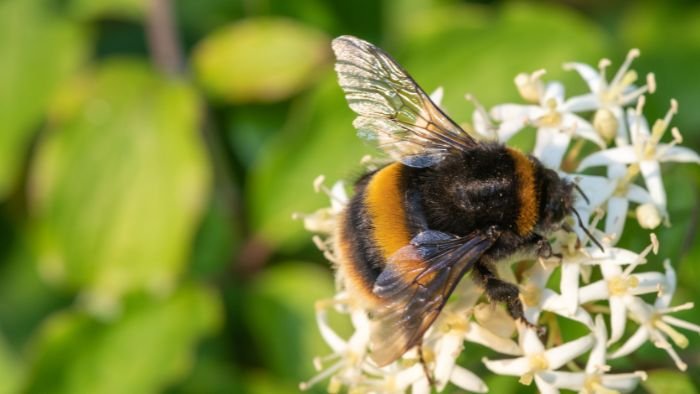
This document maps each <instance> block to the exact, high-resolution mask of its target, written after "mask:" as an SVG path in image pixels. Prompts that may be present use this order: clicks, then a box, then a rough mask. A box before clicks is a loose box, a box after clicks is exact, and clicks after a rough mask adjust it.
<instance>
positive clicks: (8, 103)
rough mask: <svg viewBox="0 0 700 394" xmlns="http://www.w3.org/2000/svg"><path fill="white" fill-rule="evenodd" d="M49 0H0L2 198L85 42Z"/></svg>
mask: <svg viewBox="0 0 700 394" xmlns="http://www.w3.org/2000/svg"><path fill="white" fill-rule="evenodd" d="M46 3H47V2H45V1H40V0H6V1H2V2H0V87H1V88H0V119H2V122H0V199H3V198H4V197H5V196H6V195H7V193H8V192H9V191H10V189H11V188H12V187H13V185H14V183H15V182H16V181H17V176H18V175H19V171H20V167H21V165H22V162H23V160H24V157H25V155H26V154H27V150H28V144H29V143H30V141H31V138H32V136H33V135H34V132H35V130H36V128H37V127H38V126H39V125H40V124H41V119H42V116H43V112H44V111H45V109H46V106H47V104H48V102H49V100H50V98H51V96H52V94H53V93H54V91H55V89H56V87H57V85H58V84H59V83H60V81H61V80H63V79H64V78H65V77H66V76H67V75H68V74H70V73H71V72H72V71H73V70H74V69H75V68H76V66H77V65H78V64H79V61H80V59H81V58H82V57H83V54H84V52H85V49H86V46H85V44H86V43H87V42H86V40H85V38H86V37H84V32H83V31H82V30H81V29H79V28H78V27H77V26H75V25H73V24H71V23H69V22H68V21H66V20H62V19H60V18H58V17H57V16H55V14H51V13H50V12H49V10H48V9H47V7H46V6H47V4H46Z"/></svg>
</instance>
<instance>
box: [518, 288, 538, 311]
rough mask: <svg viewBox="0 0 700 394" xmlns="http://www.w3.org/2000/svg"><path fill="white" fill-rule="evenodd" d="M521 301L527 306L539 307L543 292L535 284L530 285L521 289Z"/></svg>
mask: <svg viewBox="0 0 700 394" xmlns="http://www.w3.org/2000/svg"><path fill="white" fill-rule="evenodd" d="M520 299H521V300H522V302H523V304H525V305H526V306H537V305H539V304H540V300H541V299H542V290H540V288H539V287H537V285H535V284H534V283H528V284H527V285H525V286H524V287H523V288H522V289H520Z"/></svg>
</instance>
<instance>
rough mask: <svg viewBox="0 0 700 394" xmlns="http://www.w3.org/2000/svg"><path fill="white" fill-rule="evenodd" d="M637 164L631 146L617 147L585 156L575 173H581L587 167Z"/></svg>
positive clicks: (635, 155)
mask: <svg viewBox="0 0 700 394" xmlns="http://www.w3.org/2000/svg"><path fill="white" fill-rule="evenodd" d="M635 162H637V152H635V150H634V148H633V147H632V146H618V147H617V148H610V149H606V150H601V151H598V152H595V153H593V154H590V155H588V156H586V158H585V159H583V160H582V161H581V164H579V166H578V169H577V170H576V171H583V170H585V169H586V168H589V167H598V166H605V165H611V164H616V163H618V164H630V163H635Z"/></svg>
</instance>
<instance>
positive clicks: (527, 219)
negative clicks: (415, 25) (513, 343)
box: [332, 36, 575, 366]
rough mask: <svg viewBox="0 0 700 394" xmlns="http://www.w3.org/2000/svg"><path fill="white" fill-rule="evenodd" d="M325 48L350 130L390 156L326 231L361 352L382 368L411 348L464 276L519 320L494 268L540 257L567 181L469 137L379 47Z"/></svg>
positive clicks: (569, 198)
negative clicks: (366, 349) (360, 324)
mask: <svg viewBox="0 0 700 394" xmlns="http://www.w3.org/2000/svg"><path fill="white" fill-rule="evenodd" d="M332 47H333V51H334V52H335V55H336V58H337V62H336V65H335V70H336V72H337V74H338V80H339V83H340V86H341V88H342V89H343V91H344V92H345V97H346V98H347V101H348V104H349V106H350V108H351V109H352V110H353V111H354V112H356V113H357V114H358V116H357V118H356V119H355V121H354V122H353V125H354V126H355V128H356V129H357V130H358V134H359V135H360V136H361V137H362V138H364V139H368V140H371V141H374V142H375V143H377V145H378V146H379V147H380V148H381V149H382V150H384V151H385V152H386V153H388V154H389V156H391V157H392V158H393V159H394V160H395V161H394V162H393V163H391V164H389V165H386V166H385V167H383V168H380V169H378V170H376V171H373V172H370V173H368V174H365V175H364V176H363V177H361V178H360V179H359V180H358V181H357V183H356V184H355V194H354V196H353V197H352V199H351V201H350V202H349V204H348V206H347V207H346V208H345V211H344V212H343V214H342V218H341V221H340V225H339V226H338V229H337V233H336V236H335V240H336V247H335V250H336V253H337V257H338V263H337V269H338V271H339V274H340V276H341V277H342V278H343V281H344V286H345V287H346V289H347V291H348V292H350V293H351V294H352V295H353V296H355V297H356V298H359V299H360V300H361V301H362V302H363V304H364V306H365V307H366V308H367V309H368V310H369V311H370V314H371V319H372V332H371V349H372V350H371V354H370V357H371V358H372V359H373V361H375V362H376V364H377V365H379V366H384V365H387V364H389V363H391V362H393V361H395V360H396V359H398V358H399V357H401V356H402V355H403V354H404V353H405V352H406V351H407V350H409V349H411V348H412V347H414V346H416V345H420V343H421V340H422V337H423V335H424V333H425V332H426V330H427V329H428V328H429V327H430V325H431V324H432V323H433V322H434V321H435V319H436V318H437V316H438V315H439V313H440V311H441V309H442V308H443V307H444V305H445V303H446V302H447V299H448V298H449V296H450V294H451V293H452V292H453V291H454V289H455V287H456V286H457V284H458V282H459V281H460V279H461V278H462V277H463V276H464V275H465V274H468V273H471V275H472V276H473V278H474V279H475V281H476V282H477V284H478V285H480V286H482V287H483V289H484V291H485V294H486V296H487V297H488V298H489V300H491V301H492V302H501V303H505V305H506V307H507V310H508V312H509V314H510V315H511V316H512V317H513V318H515V319H518V320H522V321H525V318H524V314H523V306H522V304H521V302H520V298H519V291H518V287H517V286H516V285H514V284H512V283H508V282H506V281H504V280H501V279H499V278H498V276H497V275H496V270H495V264H496V263H498V262H501V261H503V260H505V259H508V258H510V257H513V256H514V255H516V254H517V255H519V256H520V255H525V256H530V257H532V258H535V257H537V256H545V257H549V256H550V255H551V254H552V250H551V247H550V244H549V242H548V240H547V236H548V235H549V234H551V233H552V232H553V231H555V230H557V229H559V228H562V226H564V219H565V218H566V217H567V216H569V215H570V214H571V213H572V212H575V211H574V209H573V203H574V196H573V190H574V188H575V185H574V184H573V183H571V182H569V181H567V180H565V179H562V178H560V177H559V176H558V175H557V173H556V172H554V171H553V170H551V169H548V168H545V167H544V166H543V165H542V164H541V163H540V162H539V161H538V160H537V159H536V158H535V157H533V156H530V155H525V154H523V153H521V152H519V151H518V150H516V149H513V148H509V147H507V146H505V145H503V144H498V143H495V142H479V141H477V140H475V139H474V138H472V137H471V136H470V135H469V134H468V133H467V132H465V131H464V130H463V129H462V128H460V127H459V126H458V125H457V124H456V123H455V122H454V121H452V120H451V119H450V118H449V117H448V116H447V115H445V113H444V112H443V111H442V110H441V109H440V108H439V107H438V106H437V105H435V104H434V103H433V102H432V101H431V100H430V97H429V96H428V95H427V94H426V93H425V92H424V91H423V90H422V89H421V88H420V87H419V86H418V85H417V84H416V82H415V81H414V80H413V78H411V76H410V75H409V74H408V73H407V72H406V71H405V70H404V69H403V68H402V67H401V66H400V65H399V64H398V63H397V62H396V61H394V60H393V59H392V58H391V57H390V56H389V55H388V54H387V53H386V52H384V51H383V50H381V49H380V48H378V47H376V46H374V45H372V44H370V43H368V42H366V41H363V40H361V39H358V38H356V37H351V36H341V37H338V38H336V39H335V40H334V41H333V44H332ZM526 323H527V322H526ZM528 324H529V323H528Z"/></svg>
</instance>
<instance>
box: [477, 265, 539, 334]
mask: <svg viewBox="0 0 700 394" xmlns="http://www.w3.org/2000/svg"><path fill="white" fill-rule="evenodd" d="M473 272H474V278H475V279H476V280H477V282H479V283H480V284H481V285H482V286H483V287H484V290H485V293H486V296H487V297H488V298H489V300H491V301H492V302H502V303H504V304H506V310H507V311H508V314H509V315H510V316H511V317H512V318H513V319H515V320H520V321H522V322H523V323H525V324H527V325H528V326H531V327H535V325H533V324H531V323H530V322H528V321H527V319H525V312H524V311H523V304H522V302H521V301H520V290H519V289H518V286H516V285H514V284H512V283H508V282H506V281H504V280H502V279H499V278H498V277H497V276H496V274H495V273H494V272H493V271H492V269H491V267H489V265H488V263H485V262H483V261H481V260H480V261H479V262H477V263H476V266H475V267H474V270H473Z"/></svg>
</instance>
